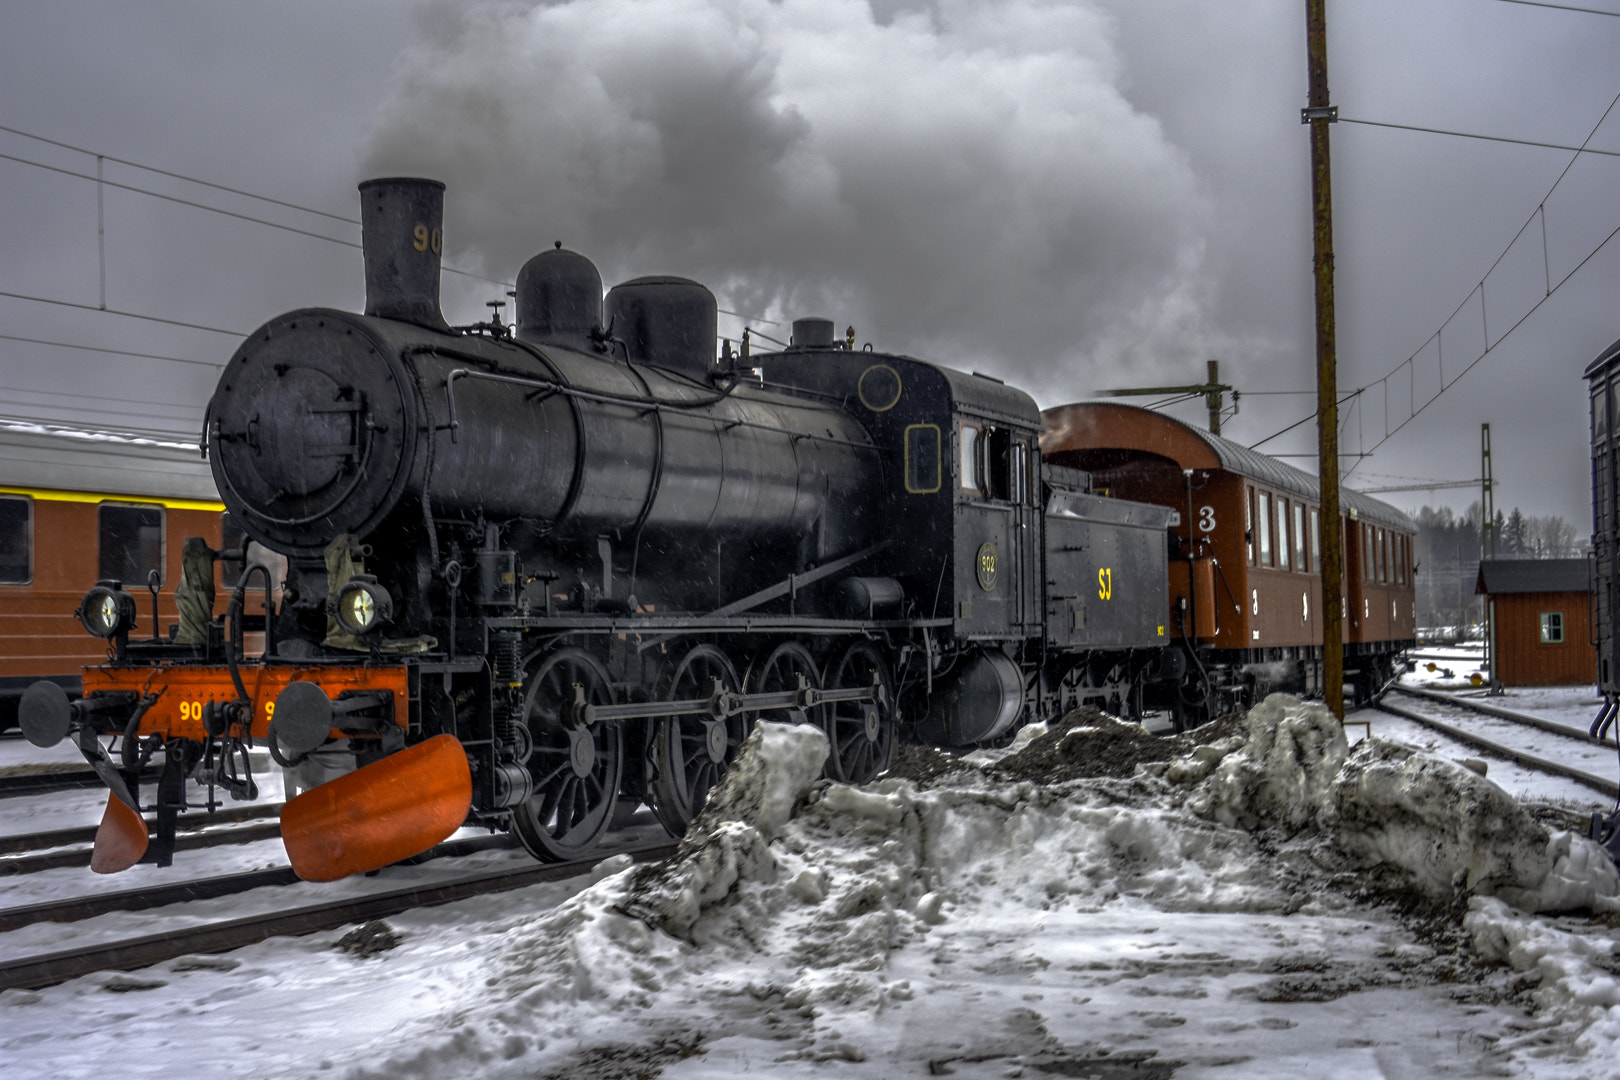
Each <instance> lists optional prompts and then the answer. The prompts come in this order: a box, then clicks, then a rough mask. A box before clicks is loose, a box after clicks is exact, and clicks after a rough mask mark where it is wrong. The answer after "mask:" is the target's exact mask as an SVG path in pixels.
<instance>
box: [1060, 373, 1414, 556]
mask: <svg viewBox="0 0 1620 1080" xmlns="http://www.w3.org/2000/svg"><path fill="white" fill-rule="evenodd" d="M1041 418H1042V420H1043V421H1044V423H1045V431H1044V432H1043V433H1042V435H1041V451H1042V452H1043V453H1046V454H1057V453H1062V452H1065V451H1072V452H1077V453H1079V454H1080V455H1081V467H1082V468H1103V467H1106V465H1109V464H1115V463H1123V462H1125V461H1128V460H1130V459H1132V458H1135V457H1141V456H1146V455H1152V456H1156V457H1162V458H1167V459H1169V460H1170V461H1173V462H1175V463H1176V466H1177V467H1178V468H1182V469H1203V470H1208V471H1211V472H1213V471H1216V470H1220V471H1224V472H1230V473H1236V474H1237V475H1239V476H1242V477H1245V478H1247V479H1249V480H1252V481H1254V482H1255V483H1257V484H1261V485H1264V486H1266V487H1269V488H1272V489H1274V490H1277V491H1282V492H1285V493H1287V494H1290V495H1295V496H1298V497H1299V498H1302V499H1309V500H1311V501H1312V502H1320V501H1321V487H1320V485H1319V484H1318V482H1317V479H1316V477H1314V476H1312V475H1311V474H1310V473H1308V472H1306V471H1304V470H1303V469H1296V468H1294V466H1292V465H1287V464H1284V463H1283V462H1281V461H1278V460H1277V459H1276V458H1274V457H1271V456H1269V455H1267V454H1262V453H1260V452H1259V451H1258V450H1251V449H1250V448H1249V447H1247V446H1244V445H1242V444H1241V443H1235V442H1233V441H1232V440H1231V439H1225V438H1222V437H1221V436H1219V435H1212V434H1210V433H1209V432H1207V431H1200V430H1199V429H1197V428H1195V427H1193V426H1192V425H1190V424H1184V423H1182V422H1181V421H1180V420H1177V419H1175V418H1174V417H1170V416H1165V415H1164V414H1163V413H1157V412H1154V411H1153V410H1151V409H1144V408H1140V407H1138V406H1135V405H1121V404H1119V403H1117V402H1097V401H1082V402H1077V403H1075V404H1072V405H1059V406H1056V407H1055V408H1051V409H1046V410H1044V411H1043V412H1042V413H1041ZM1101 455H1106V456H1107V460H1104V459H1103V457H1102V456H1101ZM1339 503H1340V509H1341V510H1342V511H1343V512H1344V513H1347V514H1353V515H1354V516H1355V517H1356V519H1357V520H1361V521H1371V522H1374V523H1376V524H1379V525H1384V526H1388V527H1390V528H1394V529H1399V530H1401V531H1402V532H1410V533H1415V532H1417V524H1416V523H1415V522H1414V521H1413V520H1412V519H1411V518H1410V517H1408V516H1407V515H1406V514H1404V513H1402V512H1401V511H1400V510H1397V509H1396V508H1395V507H1393V506H1391V505H1389V504H1388V503H1386V502H1381V501H1380V500H1378V499H1374V498H1372V497H1371V496H1369V495H1363V494H1362V493H1360V492H1359V491H1355V490H1353V489H1351V488H1346V487H1341V488H1340V495H1339Z"/></svg>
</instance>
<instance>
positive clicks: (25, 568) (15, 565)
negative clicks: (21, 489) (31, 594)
mask: <svg viewBox="0 0 1620 1080" xmlns="http://www.w3.org/2000/svg"><path fill="white" fill-rule="evenodd" d="M33 580H34V501H33V500H32V499H27V498H13V497H4V498H0V585H27V584H28V583H29V582H30V581H33Z"/></svg>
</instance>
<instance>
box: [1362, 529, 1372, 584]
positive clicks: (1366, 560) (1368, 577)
mask: <svg viewBox="0 0 1620 1080" xmlns="http://www.w3.org/2000/svg"><path fill="white" fill-rule="evenodd" d="M1372 579H1373V550H1372V526H1371V525H1363V526H1362V527H1361V580H1363V581H1365V582H1368V583H1369V584H1370V583H1371V582H1372Z"/></svg>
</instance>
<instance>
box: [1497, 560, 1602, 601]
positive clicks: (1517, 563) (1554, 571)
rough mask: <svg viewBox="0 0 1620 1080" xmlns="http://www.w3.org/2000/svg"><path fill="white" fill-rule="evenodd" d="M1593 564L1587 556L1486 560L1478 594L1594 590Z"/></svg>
mask: <svg viewBox="0 0 1620 1080" xmlns="http://www.w3.org/2000/svg"><path fill="white" fill-rule="evenodd" d="M1591 565H1592V564H1591V562H1590V561H1588V560H1586V559H1485V560H1484V561H1482V562H1481V563H1480V564H1479V578H1478V580H1476V581H1475V583H1474V594H1475V595H1476V596H1477V595H1485V596H1508V595H1511V594H1514V593H1570V592H1573V593H1585V592H1591V591H1592V569H1591Z"/></svg>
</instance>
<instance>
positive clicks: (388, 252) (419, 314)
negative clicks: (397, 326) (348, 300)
mask: <svg viewBox="0 0 1620 1080" xmlns="http://www.w3.org/2000/svg"><path fill="white" fill-rule="evenodd" d="M360 242H361V247H362V249H363V251H364V252H365V259H366V314H367V315H375V316H377V317H379V318H383V319H398V320H399V321H401V322H409V323H415V324H416V325H418V326H426V327H428V328H429V329H432V330H447V329H449V327H448V326H447V325H446V323H445V321H444V315H443V313H442V312H441V311H440V310H439V256H440V253H441V252H442V251H443V250H444V184H442V183H440V182H439V181H438V180H423V179H420V178H417V177H408V176H401V177H389V178H386V179H378V180H367V181H365V182H363V183H362V184H361V185H360Z"/></svg>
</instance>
